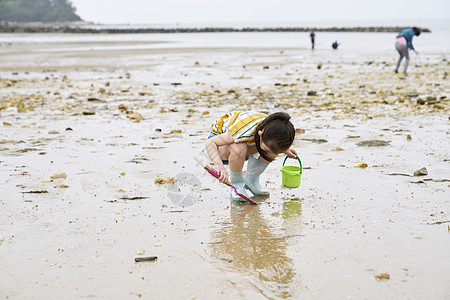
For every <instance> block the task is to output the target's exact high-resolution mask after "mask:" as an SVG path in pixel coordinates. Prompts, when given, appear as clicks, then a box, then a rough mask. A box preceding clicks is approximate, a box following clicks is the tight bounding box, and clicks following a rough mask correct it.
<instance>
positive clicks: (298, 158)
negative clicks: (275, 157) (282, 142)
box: [283, 155, 303, 174]
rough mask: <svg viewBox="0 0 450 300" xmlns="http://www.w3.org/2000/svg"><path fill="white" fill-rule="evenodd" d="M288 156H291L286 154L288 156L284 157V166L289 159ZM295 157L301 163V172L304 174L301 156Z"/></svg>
mask: <svg viewBox="0 0 450 300" xmlns="http://www.w3.org/2000/svg"><path fill="white" fill-rule="evenodd" d="M288 157H289V155H286V157H285V158H284V161H283V167H284V164H285V163H286V160H287V159H288ZM295 158H296V159H297V160H298V162H299V164H300V174H303V166H302V161H301V160H300V157H298V155H296V156H295Z"/></svg>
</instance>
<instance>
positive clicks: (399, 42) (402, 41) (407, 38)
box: [394, 27, 422, 74]
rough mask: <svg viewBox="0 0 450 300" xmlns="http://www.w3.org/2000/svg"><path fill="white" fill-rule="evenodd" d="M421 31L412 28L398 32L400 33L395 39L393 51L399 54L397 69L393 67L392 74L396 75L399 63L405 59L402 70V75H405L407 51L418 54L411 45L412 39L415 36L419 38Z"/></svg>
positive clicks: (407, 59)
mask: <svg viewBox="0 0 450 300" xmlns="http://www.w3.org/2000/svg"><path fill="white" fill-rule="evenodd" d="M421 32H422V30H421V29H420V28H418V27H413V28H407V29H403V30H402V31H400V33H399V34H398V35H397V37H396V38H395V49H397V51H398V53H399V54H400V57H399V58H398V61H397V67H395V70H394V72H395V73H398V69H399V68H400V63H401V62H402V59H403V57H405V58H406V61H405V68H404V69H403V73H405V74H406V70H407V69H408V64H409V50H408V49H411V50H413V51H414V53H416V54H419V52H417V51H416V50H415V49H414V46H413V44H412V39H413V37H414V36H415V35H417V36H419V35H420V33H421Z"/></svg>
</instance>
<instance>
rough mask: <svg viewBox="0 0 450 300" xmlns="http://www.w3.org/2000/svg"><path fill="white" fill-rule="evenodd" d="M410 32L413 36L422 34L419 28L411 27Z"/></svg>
mask: <svg viewBox="0 0 450 300" xmlns="http://www.w3.org/2000/svg"><path fill="white" fill-rule="evenodd" d="M412 30H413V31H414V34H415V35H417V36H419V35H420V33H421V32H422V29H420V28H419V27H413V28H412Z"/></svg>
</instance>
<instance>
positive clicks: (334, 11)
mask: <svg viewBox="0 0 450 300" xmlns="http://www.w3.org/2000/svg"><path fill="white" fill-rule="evenodd" d="M72 4H73V5H74V6H75V7H76V8H77V13H78V14H79V16H80V17H81V18H82V19H84V20H85V21H92V22H95V23H116V24H117V23H130V24H133V23H134V24H138V23H141V24H161V23H168V24H169V23H172V24H173V23H180V24H183V23H209V24H213V23H282V22H288V23H292V22H298V23H304V22H307V21H315V22H327V23H328V22H331V21H360V20H365V21H378V20H380V21H382V20H399V21H402V20H424V19H450V0H308V1H305V0H72Z"/></svg>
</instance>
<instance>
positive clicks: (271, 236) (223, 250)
mask: <svg viewBox="0 0 450 300" xmlns="http://www.w3.org/2000/svg"><path fill="white" fill-rule="evenodd" d="M263 205H264V204H262V205H259V206H250V205H236V204H234V205H232V206H231V216H230V219H231V220H230V221H231V222H230V221H229V220H227V221H225V222H222V223H221V224H220V225H221V228H219V229H218V230H217V231H215V232H214V233H213V239H212V240H213V242H212V243H210V255H211V257H214V258H216V259H218V260H217V261H218V264H219V268H220V269H221V271H224V272H229V271H231V272H233V273H236V272H237V273H238V274H240V275H245V276H246V278H248V279H249V280H250V281H251V283H252V285H253V286H254V287H255V288H256V290H257V291H258V292H259V293H261V294H263V295H264V296H265V297H269V298H272V297H276V298H289V297H292V296H293V292H294V278H295V275H296V274H295V270H294V265H293V261H292V259H291V258H290V257H289V256H288V254H287V253H288V251H287V249H288V246H289V244H290V240H291V239H292V238H298V237H300V236H301V235H300V230H301V227H300V225H299V224H301V222H300V218H301V202H298V201H289V202H286V203H285V204H284V205H283V209H282V214H281V216H280V214H272V215H269V216H266V217H264V216H263V212H264V211H263V209H264V208H263ZM274 215H275V216H274ZM274 218H275V219H276V220H274ZM277 223H279V224H280V225H281V226H278V225H276V224H277Z"/></svg>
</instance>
